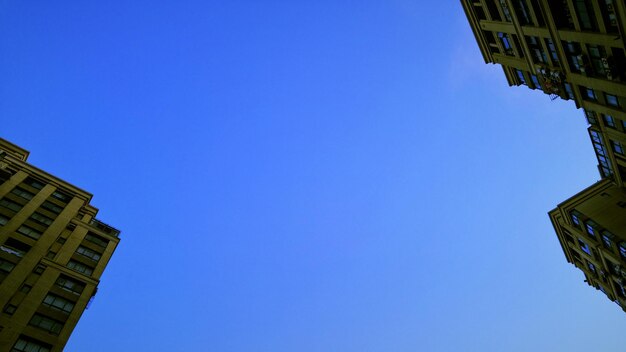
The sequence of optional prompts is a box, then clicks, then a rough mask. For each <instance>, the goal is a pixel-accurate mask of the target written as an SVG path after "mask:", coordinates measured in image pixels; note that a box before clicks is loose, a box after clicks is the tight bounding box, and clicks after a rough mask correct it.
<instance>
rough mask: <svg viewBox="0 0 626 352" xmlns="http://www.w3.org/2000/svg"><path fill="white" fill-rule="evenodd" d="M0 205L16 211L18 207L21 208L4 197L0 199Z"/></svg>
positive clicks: (18, 209)
mask: <svg viewBox="0 0 626 352" xmlns="http://www.w3.org/2000/svg"><path fill="white" fill-rule="evenodd" d="M0 205H1V206H3V207H5V208H7V209H11V210H13V211H15V212H18V211H20V209H22V206H21V205H19V204H17V203H15V202H14V201H12V200H8V199H6V198H3V199H0Z"/></svg>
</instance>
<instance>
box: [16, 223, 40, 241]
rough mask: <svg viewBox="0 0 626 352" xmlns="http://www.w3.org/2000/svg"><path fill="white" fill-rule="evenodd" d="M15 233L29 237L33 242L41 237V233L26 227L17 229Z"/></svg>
mask: <svg viewBox="0 0 626 352" xmlns="http://www.w3.org/2000/svg"><path fill="white" fill-rule="evenodd" d="M17 232H18V233H21V234H22V235H24V236H27V237H30V238H32V239H34V240H38V239H39V237H41V232H39V231H37V230H35V229H33V228H32V227H28V226H26V225H22V226H20V228H19V229H17Z"/></svg>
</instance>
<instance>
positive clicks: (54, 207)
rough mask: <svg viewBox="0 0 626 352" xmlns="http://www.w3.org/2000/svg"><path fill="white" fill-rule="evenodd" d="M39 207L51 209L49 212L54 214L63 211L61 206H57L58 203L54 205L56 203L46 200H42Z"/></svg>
mask: <svg viewBox="0 0 626 352" xmlns="http://www.w3.org/2000/svg"><path fill="white" fill-rule="evenodd" d="M41 207H42V208H44V209H46V210H48V211H51V212H53V213H55V214H59V213H61V211H63V207H60V206H58V205H56V204H54V203H52V202H48V201H45V202H43V204H42V205H41Z"/></svg>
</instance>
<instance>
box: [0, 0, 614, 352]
mask: <svg viewBox="0 0 626 352" xmlns="http://www.w3.org/2000/svg"><path fill="white" fill-rule="evenodd" d="M0 31H1V33H0V52H1V53H2V55H0V76H1V77H2V78H1V79H0V121H2V124H1V125H0V136H2V137H3V138H6V139H8V140H10V141H11V142H13V143H16V144H18V145H20V146H21V147H23V148H25V149H27V150H29V151H31V156H30V158H29V161H30V162H31V163H32V164H34V165H35V166H38V167H40V168H42V169H44V170H46V171H48V172H50V173H52V174H54V175H56V176H59V177H60V178H62V179H65V180H67V181H68V182H70V183H73V184H75V185H77V186H79V187H81V188H83V189H86V190H88V191H89V192H91V193H93V194H94V199H93V202H92V203H93V204H94V205H95V206H96V207H97V208H99V209H101V211H100V213H99V216H98V218H99V219H100V220H102V221H104V222H106V223H109V224H111V225H112V226H114V227H116V228H119V229H120V230H122V234H121V239H122V241H121V243H120V245H119V247H118V249H117V250H116V252H115V254H114V256H113V257H112V259H111V261H110V263H109V266H108V267H107V269H106V270H105V273H104V275H103V277H102V282H101V284H100V288H99V291H98V294H97V296H96V298H95V300H94V301H93V303H92V305H91V307H90V308H89V309H88V310H86V311H85V312H84V314H83V316H82V318H81V320H80V322H79V323H78V325H77V327H76V329H75V330H74V333H73V334H72V337H71V338H70V341H69V343H68V345H67V347H66V351H68V352H91V351H94V352H95V351H155V352H156V351H219V352H235V351H237V352H239V351H246V352H266V351H267V352H293V351H298V352H318V351H319V352H334V351H337V352H352V351H354V352H364V351H365V352H379V351H380V352H383V351H384V352H388V351H393V352H409V351H411V352H413V351H429V352H444V351H481V352H490V351H493V352H501V351H508V352H517V351H519V352H528V351H568V352H577V351H585V352H588V351H590V350H596V351H605V352H611V351H616V352H617V351H623V346H624V345H625V344H626V335H624V333H623V332H624V331H625V328H626V314H624V313H623V312H622V311H621V309H620V308H619V307H618V306H617V305H615V304H614V303H612V302H610V301H608V300H607V299H606V298H605V297H603V295H602V293H601V292H599V291H596V290H595V289H593V288H591V287H588V286H587V284H585V283H584V282H583V280H584V276H583V274H582V273H581V272H580V271H579V270H577V269H575V268H574V267H573V266H572V265H570V264H568V263H567V262H566V260H565V257H564V255H563V253H562V250H561V248H560V246H559V244H558V240H557V238H556V235H555V234H554V230H553V229H552V226H551V224H550V221H549V218H548V216H547V212H548V211H549V210H551V209H552V208H554V207H555V205H556V204H557V203H559V202H561V201H563V200H565V199H566V198H568V197H570V196H572V195H573V194H575V193H576V192H578V191H580V190H582V189H583V188H584V187H587V186H589V185H591V184H592V183H593V182H595V181H597V180H598V179H599V174H598V172H597V169H596V164H597V161H596V160H595V157H594V154H593V148H592V146H591V143H590V141H589V136H588V134H587V132H586V123H585V120H584V117H583V114H582V112H581V111H578V110H576V109H575V106H574V103H573V102H565V101H550V99H549V97H548V96H546V95H544V94H542V93H541V92H540V91H531V90H529V89H528V88H526V87H508V86H507V83H506V80H505V78H504V75H503V73H502V70H501V68H500V67H499V66H495V65H486V64H484V63H483V60H482V57H481V55H480V53H479V50H478V48H477V45H476V43H475V41H474V38H473V36H472V33H471V30H470V27H469V24H468V23H467V21H466V19H465V17H464V14H463V10H462V8H461V5H460V4H459V3H457V1H446V2H443V1H442V2H430V4H429V5H424V4H423V3H422V2H419V1H404V0H386V1H358V2H357V1H340V2H338V1H317V2H288V1H237V0H233V1H227V2H217V1H157V2H155V1H139V0H137V1H132V2H126V3H124V2H81V1H64V2H61V3H58V2H56V3H52V2H6V1H5V2H0ZM570 339H572V340H570ZM94 341H97V342H94Z"/></svg>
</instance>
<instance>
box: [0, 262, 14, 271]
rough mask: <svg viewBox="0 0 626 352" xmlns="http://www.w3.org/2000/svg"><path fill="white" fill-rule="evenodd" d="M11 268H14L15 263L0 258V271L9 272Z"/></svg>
mask: <svg viewBox="0 0 626 352" xmlns="http://www.w3.org/2000/svg"><path fill="white" fill-rule="evenodd" d="M13 268H15V264H13V263H11V262H9V261H6V260H4V259H0V271H4V272H5V273H7V274H8V273H10V272H11V270H13Z"/></svg>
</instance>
